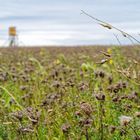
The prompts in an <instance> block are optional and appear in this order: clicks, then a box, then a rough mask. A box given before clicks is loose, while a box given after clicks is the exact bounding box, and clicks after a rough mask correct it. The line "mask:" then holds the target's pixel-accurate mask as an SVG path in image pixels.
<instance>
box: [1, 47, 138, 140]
mask: <svg viewBox="0 0 140 140" xmlns="http://www.w3.org/2000/svg"><path fill="white" fill-rule="evenodd" d="M129 49H130V50H129ZM46 50H47V51H46ZM54 50H55V49H54V48H53V49H45V48H43V49H42V48H40V49H39V48H36V49H31V50H30V51H29V50H28V49H24V50H22V49H21V50H20V51H19V50H18V49H17V50H15V51H8V50H1V53H2V55H0V63H1V69H0V122H1V124H0V139H2V140H6V139H10V140H12V139H20V140H26V139H27V140H28V139H30V140H38V139H39V140H46V139H47V140H68V139H72V140H77V139H80V140H88V139H94V140H102V139H105V140H121V139H126V140H132V139H138V138H139V137H140V131H139V127H140V124H139V117H140V92H139V91H140V83H139V81H140V75H139V69H140V65H139V62H140V61H139V60H140V57H139V56H140V55H138V51H139V50H138V49H136V50H135V48H133V49H131V48H119V47H112V48H109V49H108V48H100V47H99V48H98V49H97V48H96V49H95V48H94V47H93V48H84V49H83V48H78V49H76V48H75V49H74V48H71V49H70V48H69V50H67V49H66V48H63V49H60V50H59V51H57V49H56V50H55V51H54ZM97 52H101V53H97ZM130 52H131V56H132V57H129V56H130ZM95 56H96V57H95Z"/></svg>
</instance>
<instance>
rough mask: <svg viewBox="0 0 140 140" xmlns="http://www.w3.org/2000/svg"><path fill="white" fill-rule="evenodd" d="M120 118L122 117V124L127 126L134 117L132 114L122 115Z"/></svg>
mask: <svg viewBox="0 0 140 140" xmlns="http://www.w3.org/2000/svg"><path fill="white" fill-rule="evenodd" d="M119 119H120V124H121V125H122V126H126V125H128V124H129V123H130V122H131V121H132V119H133V118H132V117H130V116H120V117H119Z"/></svg>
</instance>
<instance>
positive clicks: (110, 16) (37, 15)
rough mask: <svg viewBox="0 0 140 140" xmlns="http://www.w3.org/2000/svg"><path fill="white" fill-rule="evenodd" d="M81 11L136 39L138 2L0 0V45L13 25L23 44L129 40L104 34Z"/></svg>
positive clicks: (139, 28) (139, 20) (139, 18)
mask: <svg viewBox="0 0 140 140" xmlns="http://www.w3.org/2000/svg"><path fill="white" fill-rule="evenodd" d="M81 10H84V11H86V12H88V13H89V14H91V15H93V16H94V17H97V18H99V19H101V20H104V21H107V22H109V23H111V24H112V25H114V26H116V27H118V28H120V29H122V30H124V31H127V32H128V33H130V34H132V35H133V36H135V37H136V38H137V39H139V40H140V36H139V35H138V34H140V0H69V1H66V0H0V45H2V44H3V43H5V41H6V40H7V39H8V33H7V32H8V27H9V26H16V27H17V30H18V34H19V41H20V43H21V44H22V43H24V44H25V45H89V44H118V42H117V40H116V39H115V37H114V35H113V33H115V34H117V35H118V38H119V40H120V41H121V43H122V44H128V43H130V41H129V40H128V39H126V38H123V37H122V35H121V34H119V33H118V32H116V31H114V30H112V31H108V30H106V29H104V28H102V27H101V26H99V25H97V24H96V23H95V22H94V21H92V19H90V18H89V17H87V16H85V15H81V14H80V13H81Z"/></svg>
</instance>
